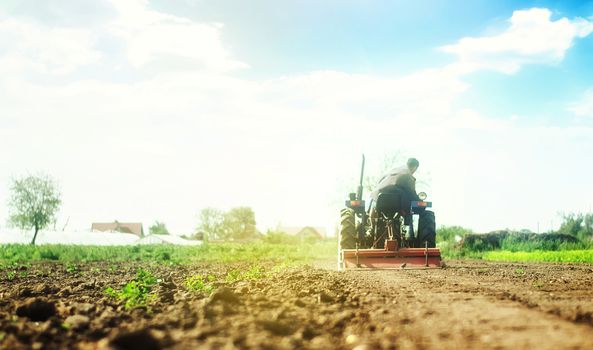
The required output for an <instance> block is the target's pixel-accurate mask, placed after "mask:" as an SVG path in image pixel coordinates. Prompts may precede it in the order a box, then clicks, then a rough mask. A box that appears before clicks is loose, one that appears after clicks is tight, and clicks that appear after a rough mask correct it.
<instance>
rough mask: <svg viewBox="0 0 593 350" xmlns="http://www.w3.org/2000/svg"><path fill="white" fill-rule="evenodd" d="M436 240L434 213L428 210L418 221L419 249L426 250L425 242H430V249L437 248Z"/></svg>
mask: <svg viewBox="0 0 593 350" xmlns="http://www.w3.org/2000/svg"><path fill="white" fill-rule="evenodd" d="M436 238H437V233H436V223H435V219H434V212H432V211H428V210H427V211H425V212H424V213H422V214H420V219H419V220H418V248H424V244H425V242H428V248H435V247H436Z"/></svg>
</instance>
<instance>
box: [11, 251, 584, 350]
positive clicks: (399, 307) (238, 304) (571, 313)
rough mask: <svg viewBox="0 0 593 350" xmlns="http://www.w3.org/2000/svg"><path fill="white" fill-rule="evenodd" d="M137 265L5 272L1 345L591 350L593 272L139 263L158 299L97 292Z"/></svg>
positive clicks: (525, 267) (476, 266)
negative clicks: (200, 283) (250, 272)
mask: <svg viewBox="0 0 593 350" xmlns="http://www.w3.org/2000/svg"><path fill="white" fill-rule="evenodd" d="M139 266H140V265H137V264H133V263H130V264H125V265H123V264H122V265H108V264H84V265H78V266H77V267H76V268H75V269H73V268H72V266H64V265H62V264H56V263H44V264H34V265H32V266H30V267H26V268H24V269H23V270H22V271H19V273H18V274H16V275H15V274H12V275H9V276H6V274H5V273H4V272H3V275H2V276H1V277H0V348H3V349H30V348H38V349H43V348H47V349H60V348H74V349H76V348H79V349H160V348H171V349H190V348H204V349H234V348H239V349H293V348H298V349H333V348H336V349H356V350H362V349H459V348H476V349H507V348H508V349H510V348H512V349H517V348H538V349H593V266H592V265H554V264H500V263H488V262H475V261H474V262H472V261H470V262H468V261H460V262H451V261H449V262H448V266H447V267H446V268H445V269H441V270H430V271H429V270H405V271H403V270H382V271H346V272H337V271H334V270H331V269H321V268H313V267H302V268H293V269H288V270H283V271H280V272H270V273H268V274H267V275H266V276H265V277H262V278H254V279H250V278H244V279H239V280H236V281H232V282H230V281H229V280H228V278H227V279H225V276H228V275H229V273H232V271H245V270H247V269H248V266H243V265H232V266H226V265H197V266H157V265H142V267H143V268H145V269H147V270H150V271H152V272H153V273H154V275H155V276H158V277H159V278H160V281H159V283H158V284H157V285H156V286H155V287H154V289H153V291H152V293H154V295H155V297H154V302H153V303H152V304H151V307H150V309H149V310H145V309H128V310H126V309H125V308H124V306H123V305H122V303H121V302H118V301H117V300H114V299H113V298H112V297H109V296H106V295H105V293H104V290H105V288H107V287H113V288H115V289H118V288H121V287H123V286H124V285H125V284H126V283H127V282H129V281H130V280H132V279H133V278H134V276H135V275H136V269H137V268H138V267H139ZM269 267H270V266H268V268H269ZM23 271H25V272H26V273H23ZM197 274H199V275H203V276H205V275H212V276H215V278H216V280H215V282H213V285H214V286H215V287H216V289H215V291H214V292H213V293H212V294H211V295H210V293H209V292H208V293H207V292H196V291H190V290H188V288H187V284H186V280H187V278H188V277H189V276H195V275H197Z"/></svg>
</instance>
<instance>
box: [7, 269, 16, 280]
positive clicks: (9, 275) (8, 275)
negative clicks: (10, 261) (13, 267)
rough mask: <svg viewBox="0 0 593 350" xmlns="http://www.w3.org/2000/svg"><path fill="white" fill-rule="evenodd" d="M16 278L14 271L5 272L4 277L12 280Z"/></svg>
mask: <svg viewBox="0 0 593 350" xmlns="http://www.w3.org/2000/svg"><path fill="white" fill-rule="evenodd" d="M15 278H16V271H8V272H6V279H7V280H9V281H12V280H14V279H15Z"/></svg>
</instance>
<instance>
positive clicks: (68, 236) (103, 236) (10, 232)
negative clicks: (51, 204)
mask: <svg viewBox="0 0 593 350" xmlns="http://www.w3.org/2000/svg"><path fill="white" fill-rule="evenodd" d="M32 238H33V230H19V229H3V230H0V244H29V243H30V242H31V239H32ZM136 241H138V236H136V235H135V234H132V233H119V232H100V233H98V232H88V231H49V230H42V231H39V234H38V235H37V241H36V243H37V244H38V245H41V244H76V245H129V244H135V243H136Z"/></svg>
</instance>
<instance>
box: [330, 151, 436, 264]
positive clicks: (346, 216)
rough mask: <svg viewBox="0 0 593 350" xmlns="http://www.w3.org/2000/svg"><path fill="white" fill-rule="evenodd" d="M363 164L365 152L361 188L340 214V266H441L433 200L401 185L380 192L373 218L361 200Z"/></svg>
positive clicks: (359, 187)
mask: <svg viewBox="0 0 593 350" xmlns="http://www.w3.org/2000/svg"><path fill="white" fill-rule="evenodd" d="M364 165H365V158H364V155H363V156H362V167H361V171H360V184H359V186H358V191H357V193H350V195H349V197H350V198H349V200H347V201H346V208H344V209H342V211H341V213H340V214H341V227H340V251H339V268H346V269H348V268H438V267H441V266H442V265H443V263H442V261H441V252H440V250H439V248H436V225H435V219H434V212H432V211H430V210H427V209H428V208H431V207H432V203H431V202H427V201H425V199H426V193H424V192H420V193H419V194H418V195H416V194H415V193H413V194H412V193H409V191H406V190H405V189H403V188H398V187H396V188H394V189H392V190H390V191H389V192H385V193H380V194H379V196H378V197H377V200H376V203H374V204H375V209H374V210H375V214H374V215H372V216H373V217H372V218H371V215H370V210H371V209H370V208H369V209H368V210H367V209H366V207H365V201H364V200H363V199H362V190H363V186H362V180H363V175H364ZM415 215H417V216H418V220H417V221H418V228H417V230H414V216H415ZM371 220H372V221H373V222H371Z"/></svg>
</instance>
